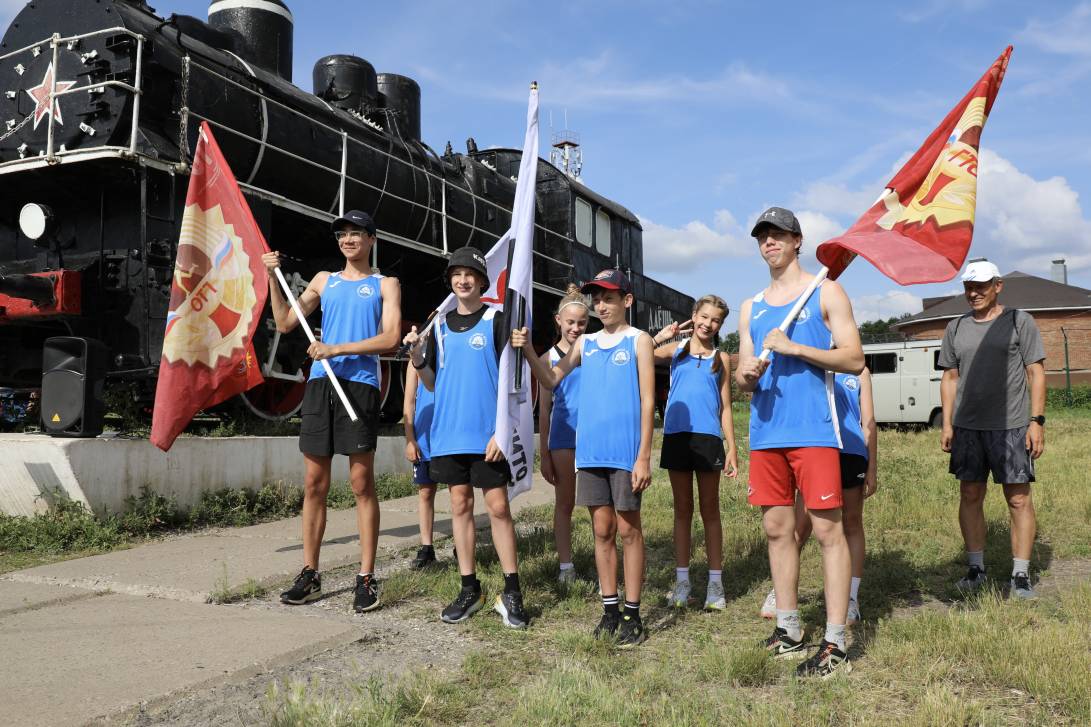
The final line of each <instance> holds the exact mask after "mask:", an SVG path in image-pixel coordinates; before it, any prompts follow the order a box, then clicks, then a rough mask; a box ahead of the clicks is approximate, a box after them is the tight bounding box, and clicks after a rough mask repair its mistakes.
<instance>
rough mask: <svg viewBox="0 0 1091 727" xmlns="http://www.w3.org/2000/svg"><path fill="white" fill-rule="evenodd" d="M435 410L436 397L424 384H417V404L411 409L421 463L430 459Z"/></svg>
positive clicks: (420, 382) (419, 382)
mask: <svg viewBox="0 0 1091 727" xmlns="http://www.w3.org/2000/svg"><path fill="white" fill-rule="evenodd" d="M435 410H436V395H435V393H433V392H431V391H429V390H428V387H426V386H425V385H424V382H422V381H418V382H417V402H416V406H415V407H414V409H413V432H414V433H416V435H417V446H418V447H419V448H420V457H421V461H423V462H427V461H428V460H430V459H432V457H431V449H430V444H431V441H432V435H431V431H430V430H431V429H432V414H433V413H434V412H435Z"/></svg>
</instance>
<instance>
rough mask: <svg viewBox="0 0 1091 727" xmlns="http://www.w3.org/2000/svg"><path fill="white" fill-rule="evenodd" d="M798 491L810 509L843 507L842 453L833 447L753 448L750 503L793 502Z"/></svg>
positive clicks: (749, 492) (784, 503) (748, 498)
mask: <svg viewBox="0 0 1091 727" xmlns="http://www.w3.org/2000/svg"><path fill="white" fill-rule="evenodd" d="M796 490H799V491H800V492H801V493H802V494H803V504H804V505H806V506H807V509H808V510H832V509H833V508H836V507H841V452H840V451H839V450H836V449H834V448H833V447H781V448H777V449H755V450H751V452H750V488H749V491H748V497H747V500H748V501H749V502H750V504H751V505H793V504H795V499H796Z"/></svg>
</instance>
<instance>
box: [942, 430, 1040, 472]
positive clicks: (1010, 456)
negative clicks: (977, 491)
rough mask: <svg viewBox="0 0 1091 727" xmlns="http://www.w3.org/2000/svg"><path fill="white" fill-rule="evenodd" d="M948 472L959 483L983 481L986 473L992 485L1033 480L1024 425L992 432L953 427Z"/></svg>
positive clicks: (1031, 463)
mask: <svg viewBox="0 0 1091 727" xmlns="http://www.w3.org/2000/svg"><path fill="white" fill-rule="evenodd" d="M950 472H951V474H953V475H954V476H955V477H957V478H958V479H959V480H961V481H962V482H985V481H986V480H987V479H988V478H989V473H990V472H991V473H992V476H993V482H994V483H995V484H1000V485H1021V484H1027V483H1030V482H1034V460H1033V459H1032V458H1031V456H1030V452H1028V451H1027V428H1026V427H1017V428H1015V429H1001V430H995V431H994V430H981V429H963V428H962V427H955V435H954V438H953V439H952V441H951V467H950Z"/></svg>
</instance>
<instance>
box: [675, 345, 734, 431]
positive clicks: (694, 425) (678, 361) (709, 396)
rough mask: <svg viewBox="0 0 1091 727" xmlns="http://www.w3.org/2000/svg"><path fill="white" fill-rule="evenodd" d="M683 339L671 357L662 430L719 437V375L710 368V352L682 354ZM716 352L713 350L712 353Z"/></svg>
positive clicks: (720, 429)
mask: <svg viewBox="0 0 1091 727" xmlns="http://www.w3.org/2000/svg"><path fill="white" fill-rule="evenodd" d="M685 347H686V341H682V342H681V343H679V344H678V349H677V350H676V351H675V352H674V357H673V358H672V359H671V386H670V393H669V394H668V395H667V411H666V413H665V414H664V415H663V434H675V433H677V432H692V433H694V434H711V435H712V436H714V437H722V436H723V430H722V428H721V427H720V377H719V375H718V374H715V373H713V372H712V363H713V357H712V356H705V357H704V358H701V357H698V356H694V355H692V354H691V355H689V356H686V357H685V358H682V357H681V356H682V351H683V350H684V349H685ZM715 355H718V354H713V356H715Z"/></svg>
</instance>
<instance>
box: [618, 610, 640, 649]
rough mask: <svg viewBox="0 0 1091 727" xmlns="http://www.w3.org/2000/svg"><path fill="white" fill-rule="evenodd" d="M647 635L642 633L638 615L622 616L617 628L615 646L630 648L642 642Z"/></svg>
mask: <svg viewBox="0 0 1091 727" xmlns="http://www.w3.org/2000/svg"><path fill="white" fill-rule="evenodd" d="M647 638H648V635H647V634H645V633H644V624H643V622H642V621H641V620H640V617H639V616H622V617H621V625H620V626H619V627H618V630H617V648H619V649H631V648H633V647H634V646H637V645H639V644H642V643H644V641H645V640H647Z"/></svg>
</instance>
